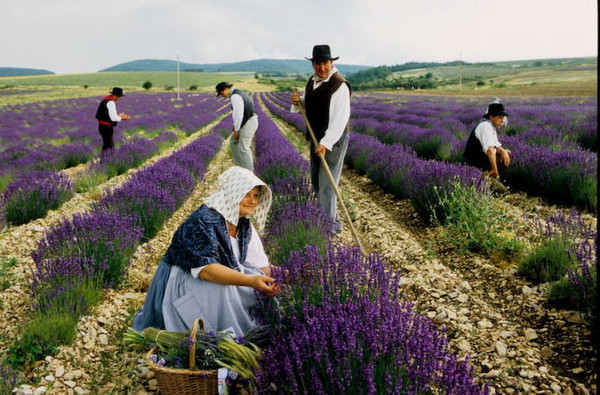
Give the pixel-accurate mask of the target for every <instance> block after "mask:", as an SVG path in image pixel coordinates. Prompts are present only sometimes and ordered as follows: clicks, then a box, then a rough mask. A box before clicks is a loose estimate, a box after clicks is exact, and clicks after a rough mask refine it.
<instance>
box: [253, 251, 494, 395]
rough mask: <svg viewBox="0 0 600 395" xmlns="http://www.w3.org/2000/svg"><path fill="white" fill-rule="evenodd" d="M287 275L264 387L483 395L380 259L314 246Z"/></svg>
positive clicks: (267, 355) (263, 374) (261, 374)
mask: <svg viewBox="0 0 600 395" xmlns="http://www.w3.org/2000/svg"><path fill="white" fill-rule="evenodd" d="M274 275H275V276H283V278H280V279H278V283H280V284H284V285H283V286H284V289H283V291H282V296H281V308H282V310H281V313H280V314H279V315H278V314H277V312H271V313H270V314H269V315H268V316H269V317H278V318H279V319H280V322H279V323H278V324H279V325H277V326H276V328H277V329H276V330H274V331H273V332H272V333H271V336H272V338H271V339H270V344H271V347H269V348H267V349H266V350H265V352H264V355H263V359H262V362H261V365H262V370H261V372H259V373H258V374H257V379H258V383H259V385H258V388H261V389H263V391H264V392H265V393H266V392H269V391H270V390H274V391H275V392H277V393H317V394H321V393H323V394H324V393H327V394H332V393H344V394H346V393H348V394H354V393H364V392H369V393H428V392H429V391H431V392H436V391H441V392H444V393H485V392H486V391H487V390H486V389H485V388H484V389H481V388H478V386H477V385H476V384H475V382H474V379H473V374H472V368H470V367H469V366H468V361H462V362H458V361H457V360H456V357H455V356H453V355H452V354H450V353H449V351H448V343H447V340H446V338H445V337H444V336H443V335H442V334H441V333H440V332H437V331H436V330H435V328H434V326H433V323H432V322H431V321H430V320H429V319H428V318H426V317H422V316H419V315H417V314H415V313H414V312H413V311H412V307H411V305H409V304H406V303H401V302H399V301H398V299H397V298H398V293H397V289H398V280H399V279H398V278H397V277H395V276H394V275H392V274H390V272H388V271H387V270H386V267H385V264H384V263H383V262H382V261H381V260H380V259H379V257H377V256H376V255H374V254H373V255H371V256H370V257H368V258H363V257H362V256H361V255H360V253H359V252H358V250H357V249H353V248H342V247H340V248H333V247H332V248H331V249H329V251H328V253H327V254H326V255H325V257H324V258H323V257H321V256H320V254H319V253H318V252H317V251H316V249H314V248H312V247H310V248H308V249H307V250H306V252H305V253H304V254H297V255H295V256H294V257H293V258H292V259H291V260H290V261H288V262H287V264H286V267H285V270H275V272H274Z"/></svg>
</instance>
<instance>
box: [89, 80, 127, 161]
mask: <svg viewBox="0 0 600 395" xmlns="http://www.w3.org/2000/svg"><path fill="white" fill-rule="evenodd" d="M123 96H124V95H123V89H121V88H118V87H114V88H112V91H111V92H110V95H108V96H106V97H105V98H103V99H102V100H101V101H100V104H99V105H98V110H97V111H96V119H97V120H98V130H99V131H100V136H102V151H106V150H107V149H112V148H115V142H114V141H113V135H114V127H115V126H117V123H119V122H121V121H125V120H128V119H129V115H127V114H125V113H120V114H118V113H117V102H118V101H119V99H120V98H121V97H123Z"/></svg>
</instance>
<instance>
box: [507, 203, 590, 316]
mask: <svg viewBox="0 0 600 395" xmlns="http://www.w3.org/2000/svg"><path fill="white" fill-rule="evenodd" d="M536 221H537V224H538V232H537V234H538V241H539V246H538V247H536V248H535V249H534V250H532V251H531V252H530V254H529V255H528V256H526V257H525V258H524V262H526V263H522V264H521V266H525V265H526V264H527V266H525V267H524V268H522V267H521V266H520V267H519V270H520V272H521V273H523V274H524V275H528V274H529V273H532V275H531V276H533V277H534V279H538V278H540V276H542V275H543V274H544V273H548V272H550V271H551V270H552V268H558V269H556V270H557V272H556V273H553V272H552V273H550V274H553V275H552V276H550V275H548V277H550V278H548V280H550V281H551V280H557V279H558V281H555V282H554V283H552V286H551V288H550V291H549V295H548V296H549V299H550V302H551V303H552V304H554V305H555V306H557V307H561V308H574V309H577V310H579V311H582V312H583V313H584V314H585V315H586V316H587V317H588V318H589V322H590V323H591V324H592V325H595V324H596V323H597V312H596V306H597V299H596V298H597V290H596V288H597V284H598V282H597V269H596V261H597V254H596V251H597V243H598V233H597V230H596V229H595V228H594V227H593V226H592V224H589V223H587V222H586V221H584V219H583V217H582V216H581V215H580V214H579V213H578V212H577V211H575V210H571V211H569V212H568V213H567V212H565V211H563V212H560V213H559V214H557V215H553V216H551V217H549V218H546V219H541V218H537V219H536ZM534 257H535V258H536V259H535V260H534V259H533V258H534ZM527 261H534V262H533V263H531V262H527ZM562 262H564V264H561V263H562ZM528 278H530V276H528ZM530 279H531V278H530Z"/></svg>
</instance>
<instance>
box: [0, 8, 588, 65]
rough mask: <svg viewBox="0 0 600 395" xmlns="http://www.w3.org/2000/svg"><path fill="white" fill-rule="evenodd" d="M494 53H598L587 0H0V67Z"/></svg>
mask: <svg viewBox="0 0 600 395" xmlns="http://www.w3.org/2000/svg"><path fill="white" fill-rule="evenodd" d="M315 44H329V45H330V47H331V50H332V55H333V56H339V57H340V60H339V61H338V62H339V63H342V64H354V65H368V66H379V65H396V64H402V63H406V62H447V61H454V60H463V61H466V62H493V61H503V60H527V59H545V58H564V57H584V56H597V46H598V6H597V2H596V1H595V0H568V1H567V0H337V1H334V0H298V1H293V2H292V1H285V0H211V1H207V0H102V1H98V0H18V1H17V0H0V67H25V68H35V69H46V70H50V71H53V72H55V73H58V74H67V73H89V72H94V71H98V70H101V69H104V68H107V67H110V66H114V65H116V64H119V63H124V62H129V61H133V60H138V59H170V60H176V59H177V58H178V57H179V60H180V61H182V62H186V63H198V64H202V63H229V62H238V61H245V60H253V59H303V58H304V57H311V53H312V47H313V45H315Z"/></svg>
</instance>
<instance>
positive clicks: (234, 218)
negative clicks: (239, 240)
mask: <svg viewBox="0 0 600 395" xmlns="http://www.w3.org/2000/svg"><path fill="white" fill-rule="evenodd" d="M259 185H262V186H263V188H262V191H261V194H260V198H259V200H258V205H257V206H256V208H255V209H254V212H253V213H252V214H251V217H252V218H253V219H254V221H255V223H256V226H257V230H258V231H259V232H262V231H263V229H264V226H265V223H266V222H267V214H268V212H269V208H270V207H271V200H272V193H271V189H270V188H269V187H268V186H267V184H265V183H264V182H263V181H262V180H261V179H260V178H258V177H257V176H256V175H255V174H254V173H253V172H252V171H250V170H248V169H244V168H243V167H238V166H233V167H230V168H229V169H227V170H225V171H224V172H223V173H222V174H221V175H220V176H219V190H218V191H217V192H215V193H213V194H212V195H210V196H209V197H207V198H206V200H205V201H204V203H205V204H206V205H207V206H208V207H210V208H212V209H214V210H216V211H217V212H218V213H219V214H221V215H222V216H223V217H224V218H225V220H227V221H228V222H230V223H232V224H233V225H235V226H237V224H238V219H239V215H240V202H241V201H242V199H243V198H244V196H246V194H247V193H248V192H250V191H251V190H252V189H253V188H254V187H256V186H259Z"/></svg>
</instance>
